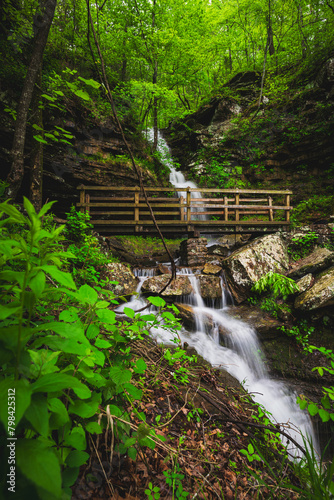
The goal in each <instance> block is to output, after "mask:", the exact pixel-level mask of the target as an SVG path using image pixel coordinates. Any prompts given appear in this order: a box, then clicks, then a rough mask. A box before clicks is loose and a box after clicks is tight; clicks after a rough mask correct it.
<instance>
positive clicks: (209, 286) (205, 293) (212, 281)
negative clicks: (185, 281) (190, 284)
mask: <svg viewBox="0 0 334 500" xmlns="http://www.w3.org/2000/svg"><path fill="white" fill-rule="evenodd" d="M198 279H199V288H200V294H201V296H202V298H203V299H204V300H215V299H220V298H221V296H222V289H221V286H220V278H219V276H209V275H204V274H200V275H199V276H198Z"/></svg>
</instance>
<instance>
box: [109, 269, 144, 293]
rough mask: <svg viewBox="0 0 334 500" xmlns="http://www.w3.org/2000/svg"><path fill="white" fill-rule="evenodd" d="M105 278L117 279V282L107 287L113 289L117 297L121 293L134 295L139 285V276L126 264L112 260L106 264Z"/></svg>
mask: <svg viewBox="0 0 334 500" xmlns="http://www.w3.org/2000/svg"><path fill="white" fill-rule="evenodd" d="M103 274H104V276H103V277H104V278H108V279H109V280H110V281H117V282H118V283H117V284H109V285H107V286H106V287H105V288H107V289H109V290H111V291H112V292H113V293H114V294H115V295H116V296H117V297H119V296H121V295H133V294H134V293H135V292H136V290H137V286H138V282H139V280H138V278H136V277H135V275H134V274H133V273H132V271H131V270H130V269H129V268H128V267H127V266H126V265H124V264H121V263H119V262H111V263H109V264H107V265H106V267H105V270H104V273H103Z"/></svg>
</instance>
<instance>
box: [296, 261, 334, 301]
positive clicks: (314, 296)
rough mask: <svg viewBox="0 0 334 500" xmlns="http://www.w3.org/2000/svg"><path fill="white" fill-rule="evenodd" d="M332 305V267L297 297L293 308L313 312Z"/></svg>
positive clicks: (333, 272)
mask: <svg viewBox="0 0 334 500" xmlns="http://www.w3.org/2000/svg"><path fill="white" fill-rule="evenodd" d="M333 304H334V267H331V268H330V269H328V270H326V271H324V272H323V273H321V274H320V275H318V276H317V277H316V279H315V283H314V285H313V286H312V287H311V288H309V289H308V290H306V291H305V292H303V293H302V294H300V295H298V297H297V298H296V300H295V308H296V309H301V310H302V311H314V310H315V309H321V308H323V307H327V306H332V305H333Z"/></svg>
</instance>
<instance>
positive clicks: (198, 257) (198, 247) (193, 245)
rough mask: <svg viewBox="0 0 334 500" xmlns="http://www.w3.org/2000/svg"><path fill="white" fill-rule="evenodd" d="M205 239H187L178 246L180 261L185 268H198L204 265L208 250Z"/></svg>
mask: <svg viewBox="0 0 334 500" xmlns="http://www.w3.org/2000/svg"><path fill="white" fill-rule="evenodd" d="M206 245H207V239H206V238H189V239H188V240H184V241H182V243H181V246H180V254H181V260H182V262H183V264H184V265H186V266H199V265H201V264H205V262H206V259H207V255H208V249H207V248H206Z"/></svg>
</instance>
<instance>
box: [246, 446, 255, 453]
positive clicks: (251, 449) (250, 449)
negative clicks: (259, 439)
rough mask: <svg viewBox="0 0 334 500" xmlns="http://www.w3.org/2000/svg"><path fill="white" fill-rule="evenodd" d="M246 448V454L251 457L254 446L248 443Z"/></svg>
mask: <svg viewBox="0 0 334 500" xmlns="http://www.w3.org/2000/svg"><path fill="white" fill-rule="evenodd" d="M247 448H248V453H250V454H251V455H253V453H254V446H253V445H252V444H251V443H249V445H248V446H247Z"/></svg>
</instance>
